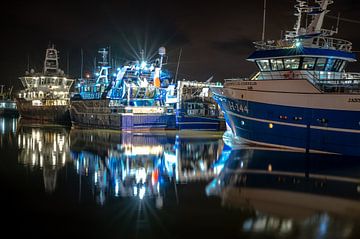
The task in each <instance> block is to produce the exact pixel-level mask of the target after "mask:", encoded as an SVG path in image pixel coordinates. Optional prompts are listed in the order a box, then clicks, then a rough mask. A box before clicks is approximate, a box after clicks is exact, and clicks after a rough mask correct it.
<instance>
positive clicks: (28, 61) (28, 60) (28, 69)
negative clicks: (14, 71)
mask: <svg viewBox="0 0 360 239" xmlns="http://www.w3.org/2000/svg"><path fill="white" fill-rule="evenodd" d="M27 71H28V72H30V55H29V54H28V55H27Z"/></svg>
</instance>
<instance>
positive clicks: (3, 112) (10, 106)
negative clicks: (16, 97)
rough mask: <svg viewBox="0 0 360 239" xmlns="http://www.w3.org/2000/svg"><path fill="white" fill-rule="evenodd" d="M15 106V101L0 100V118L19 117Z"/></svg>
mask: <svg viewBox="0 0 360 239" xmlns="http://www.w3.org/2000/svg"><path fill="white" fill-rule="evenodd" d="M15 105H16V102H15V101H12V100H0V117H12V118H16V117H19V111H18V110H17V109H16V107H15Z"/></svg>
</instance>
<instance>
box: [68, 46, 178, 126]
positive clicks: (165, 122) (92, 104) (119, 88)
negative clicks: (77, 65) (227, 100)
mask: <svg viewBox="0 0 360 239" xmlns="http://www.w3.org/2000/svg"><path fill="white" fill-rule="evenodd" d="M164 55H165V48H164V47H161V48H160V49H159V56H160V57H159V58H158V59H157V60H156V61H155V62H153V63H149V62H146V61H145V60H144V59H142V60H141V61H137V62H130V63H129V64H125V65H124V66H123V67H121V68H120V69H119V71H118V72H117V75H116V78H115V80H111V81H109V82H108V87H106V89H105V88H104V90H101V89H100V88H97V89H100V90H99V91H97V92H99V94H98V95H96V96H95V95H93V96H91V97H84V96H83V95H84V94H81V93H80V95H79V94H78V95H77V96H76V97H73V98H72V100H71V109H70V113H71V121H72V124H73V126H75V127H91V128H104V129H118V130H150V129H175V128H176V123H175V122H176V119H175V111H174V109H173V107H171V106H169V105H166V104H165V96H166V89H165V88H164V87H163V86H164V85H165V84H166V80H167V79H168V78H167V76H166V75H164V74H162V71H161V68H162V65H163V58H164ZM142 58H143V57H142ZM106 74H108V71H106V72H104V75H106ZM104 75H103V74H102V73H101V72H100V75H99V78H98V80H97V83H100V77H102V76H104ZM106 77H108V76H106ZM106 79H108V78H106ZM104 85H106V84H105V83H104Z"/></svg>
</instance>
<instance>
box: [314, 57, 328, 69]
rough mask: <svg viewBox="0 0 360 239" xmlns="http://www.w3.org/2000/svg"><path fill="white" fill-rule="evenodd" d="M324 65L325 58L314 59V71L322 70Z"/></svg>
mask: <svg viewBox="0 0 360 239" xmlns="http://www.w3.org/2000/svg"><path fill="white" fill-rule="evenodd" d="M325 65H326V58H318V59H317V61H316V66H315V70H316V71H323V70H324V69H325Z"/></svg>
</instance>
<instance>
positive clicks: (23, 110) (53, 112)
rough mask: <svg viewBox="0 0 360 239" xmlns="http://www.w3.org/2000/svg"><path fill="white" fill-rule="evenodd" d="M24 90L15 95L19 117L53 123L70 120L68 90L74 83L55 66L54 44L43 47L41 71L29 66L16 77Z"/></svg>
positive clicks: (56, 63)
mask: <svg viewBox="0 0 360 239" xmlns="http://www.w3.org/2000/svg"><path fill="white" fill-rule="evenodd" d="M20 80H21V83H22V85H23V87H24V89H23V90H22V91H21V92H20V93H19V95H18V97H17V98H16V101H17V107H18V110H19V113H20V116H21V117H22V118H26V119H34V120H41V121H48V122H55V123H64V124H69V123H70V115H69V103H70V102H69V97H70V96H69V91H70V88H71V86H72V84H73V82H74V80H73V79H71V78H69V77H68V76H67V75H65V73H64V71H62V70H61V69H60V68H59V57H58V51H57V50H56V49H55V47H54V45H52V46H50V47H49V48H47V49H46V55H45V61H44V70H43V72H41V73H36V72H35V71H34V70H33V69H32V70H30V72H28V71H27V72H26V73H25V76H23V77H20Z"/></svg>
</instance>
